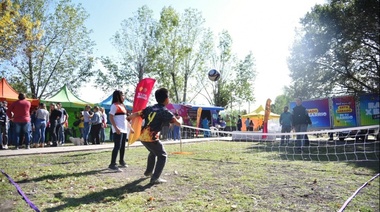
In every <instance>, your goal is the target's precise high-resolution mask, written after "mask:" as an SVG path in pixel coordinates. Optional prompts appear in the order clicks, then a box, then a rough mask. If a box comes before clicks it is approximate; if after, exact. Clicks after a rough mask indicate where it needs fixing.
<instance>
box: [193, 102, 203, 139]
mask: <svg viewBox="0 0 380 212" xmlns="http://www.w3.org/2000/svg"><path fill="white" fill-rule="evenodd" d="M201 114H202V108H201V107H198V110H197V125H196V127H199V128H200V126H199V124H200V122H201ZM198 133H199V130H198V129H197V130H196V131H195V135H196V136H198Z"/></svg>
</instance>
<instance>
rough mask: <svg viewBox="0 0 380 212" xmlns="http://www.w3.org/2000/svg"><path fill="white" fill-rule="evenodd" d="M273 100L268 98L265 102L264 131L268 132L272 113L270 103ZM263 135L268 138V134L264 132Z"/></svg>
mask: <svg viewBox="0 0 380 212" xmlns="http://www.w3.org/2000/svg"><path fill="white" fill-rule="evenodd" d="M271 102H272V100H270V99H267V102H266V104H265V115H264V125H263V133H267V132H268V119H269V115H270V103H271ZM262 137H263V139H265V138H267V135H266V134H264V135H263V136H262Z"/></svg>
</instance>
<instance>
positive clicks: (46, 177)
mask: <svg viewBox="0 0 380 212" xmlns="http://www.w3.org/2000/svg"><path fill="white" fill-rule="evenodd" d="M106 170H108V169H107V168H105V169H98V170H91V171H87V172H74V173H64V174H49V175H44V176H41V177H38V178H31V179H24V180H20V181H17V183H29V182H38V181H44V180H55V179H60V178H66V177H81V176H85V175H94V174H97V173H101V172H103V171H106Z"/></svg>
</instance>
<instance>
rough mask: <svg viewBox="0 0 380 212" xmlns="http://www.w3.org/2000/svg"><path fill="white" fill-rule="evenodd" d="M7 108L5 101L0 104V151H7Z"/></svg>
mask: <svg viewBox="0 0 380 212" xmlns="http://www.w3.org/2000/svg"><path fill="white" fill-rule="evenodd" d="M7 106H8V103H7V102H6V101H4V102H0V141H1V144H0V149H8V129H9V120H8V116H7V109H8V108H7Z"/></svg>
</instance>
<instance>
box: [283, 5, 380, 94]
mask: <svg viewBox="0 0 380 212" xmlns="http://www.w3.org/2000/svg"><path fill="white" fill-rule="evenodd" d="M379 5H380V2H379V0H332V1H331V2H330V3H329V4H325V5H316V6H315V7H314V8H313V9H312V11H311V12H309V13H307V14H306V16H305V17H304V18H303V19H302V20H301V24H302V26H303V28H302V30H301V32H300V33H299V37H298V39H297V40H296V42H295V43H294V45H293V47H292V53H291V56H290V58H289V60H288V64H289V68H290V71H291V77H292V79H293V86H292V89H294V90H295V91H294V94H295V95H297V96H301V97H306V98H317V97H326V96H329V95H333V94H358V93H362V92H368V93H379V87H378V85H379V84H378V82H379V80H380V64H379V63H380V56H379V55H380V40H379V12H380V10H379V9H380V6H379Z"/></svg>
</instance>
